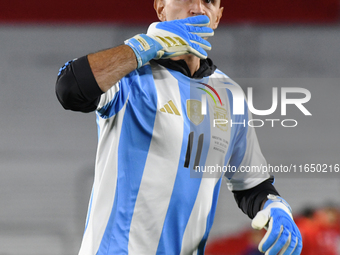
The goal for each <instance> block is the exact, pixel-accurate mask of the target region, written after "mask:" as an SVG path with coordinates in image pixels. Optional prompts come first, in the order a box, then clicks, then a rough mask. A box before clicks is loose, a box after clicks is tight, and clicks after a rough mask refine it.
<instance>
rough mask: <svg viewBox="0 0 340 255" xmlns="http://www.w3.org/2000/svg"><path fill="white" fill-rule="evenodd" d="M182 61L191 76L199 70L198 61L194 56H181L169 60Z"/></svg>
mask: <svg viewBox="0 0 340 255" xmlns="http://www.w3.org/2000/svg"><path fill="white" fill-rule="evenodd" d="M181 59H182V60H184V61H185V62H186V63H187V65H188V68H189V70H190V74H191V76H193V75H194V73H195V72H196V71H197V70H198V69H199V68H200V59H199V58H198V57H196V56H194V55H183V56H179V57H174V58H171V60H175V61H176V60H181Z"/></svg>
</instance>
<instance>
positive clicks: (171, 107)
mask: <svg viewBox="0 0 340 255" xmlns="http://www.w3.org/2000/svg"><path fill="white" fill-rule="evenodd" d="M160 111H161V112H164V113H170V114H175V115H178V116H181V114H180V113H179V111H178V110H177V108H176V106H175V104H174V102H172V100H170V101H169V102H168V103H167V104H165V105H164V106H163V107H162V108H161V109H160Z"/></svg>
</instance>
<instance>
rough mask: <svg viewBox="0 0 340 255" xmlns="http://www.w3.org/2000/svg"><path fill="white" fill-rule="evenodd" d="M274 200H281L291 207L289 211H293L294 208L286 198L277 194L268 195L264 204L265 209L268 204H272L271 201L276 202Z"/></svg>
mask: <svg viewBox="0 0 340 255" xmlns="http://www.w3.org/2000/svg"><path fill="white" fill-rule="evenodd" d="M274 202H281V203H283V204H284V205H285V206H286V207H287V208H288V209H289V211H290V212H291V213H292V208H291V207H290V205H289V204H288V203H287V201H286V200H284V199H283V198H282V197H279V196H275V195H268V200H267V201H266V203H265V204H264V206H263V209H266V207H267V206H268V205H270V204H271V203H274Z"/></svg>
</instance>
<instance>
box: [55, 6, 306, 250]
mask: <svg viewBox="0 0 340 255" xmlns="http://www.w3.org/2000/svg"><path fill="white" fill-rule="evenodd" d="M154 7H155V10H156V13H157V15H158V18H159V20H160V22H156V23H153V24H151V25H150V26H149V28H148V30H147V32H146V33H145V34H143V33H141V34H138V35H136V36H134V37H132V38H130V39H127V40H125V41H124V44H122V45H120V46H118V47H114V48H111V49H107V50H103V51H100V52H97V53H92V54H88V55H86V56H83V57H80V58H77V59H75V60H72V61H69V62H67V63H66V64H65V65H64V66H63V67H62V68H61V69H60V71H59V74H58V78H57V83H56V94H57V97H58V99H59V101H60V103H61V104H62V106H63V107H64V108H65V109H70V110H73V111H81V112H92V111H96V116H97V124H98V147H97V156H96V165H95V179H94V184H93V189H92V194H91V199H90V203H89V209H88V216H87V220H86V224H85V231H84V235H83V241H82V244H81V248H80V251H79V255H95V254H97V255H104V254H105V255H109V254H137V255H144V254H145V255H152V254H169V255H177V254H178V255H179V254H204V248H205V245H206V241H207V238H208V235H209V231H210V228H211V226H212V224H213V219H214V212H215V209H216V204H217V198H218V194H219V190H220V186H221V183H222V179H223V176H225V177H226V181H227V185H228V188H229V189H230V190H231V191H232V192H233V193H234V196H235V200H236V202H237V204H238V206H239V207H240V208H241V210H242V211H243V212H244V213H246V214H247V215H248V216H249V217H250V218H252V219H253V220H252V226H253V227H254V228H256V229H262V228H266V229H267V233H266V235H265V236H264V238H263V240H262V241H261V242H260V244H259V249H260V251H261V252H264V253H265V254H267V255H268V254H269V255H274V254H283V255H290V254H292V255H298V254H300V252H301V249H302V240H301V235H300V233H299V230H298V229H297V227H296V225H295V223H294V221H293V218H292V212H291V209H290V206H289V205H288V204H287V203H286V202H285V200H283V199H282V198H281V197H279V194H278V192H277V191H276V189H275V188H274V186H273V185H272V183H273V177H270V176H269V175H268V174H267V173H264V174H263V173H241V172H236V173H214V174H213V175H211V176H209V177H210V178H204V177H205V176H204V174H202V175H200V176H199V177H200V178H191V173H192V171H193V169H195V167H197V166H209V165H214V166H215V165H223V166H226V165H230V166H233V167H235V169H239V168H240V167H241V166H247V165H248V166H249V165H264V164H266V160H265V158H264V157H263V155H262V153H261V150H260V147H259V144H258V141H257V137H256V133H255V130H254V128H253V127H248V126H246V125H234V126H232V127H227V126H226V125H218V126H217V127H214V126H213V125H212V123H213V118H214V116H215V115H216V116H220V115H221V114H222V115H223V116H224V117H225V118H228V119H231V120H232V121H233V122H234V123H242V122H243V121H245V123H248V119H249V118H250V113H245V114H244V115H235V114H233V108H232V97H231V94H230V93H229V92H228V91H227V90H226V89H220V88H218V86H215V85H216V84H218V83H224V82H226V81H228V76H226V75H225V74H224V73H222V72H221V71H220V70H218V69H217V68H216V66H215V65H214V64H213V62H212V60H211V59H209V58H208V54H207V52H208V51H209V50H211V45H210V43H209V42H208V38H209V37H211V36H213V35H214V30H215V29H216V28H217V26H218V24H219V21H220V18H221V17H222V12H223V7H220V0H155V2H154ZM122 43H123V41H122ZM204 84H205V85H204ZM202 86H206V87H202ZM235 86H237V85H235ZM196 87H199V88H201V89H191V88H196ZM204 88H211V89H212V91H215V92H216V93H217V94H218V97H219V99H220V102H221V105H219V107H218V108H217V107H216V102H215V104H214V102H213V101H212V100H211V98H208V99H209V100H208V101H207V102H206V105H203V102H201V100H200V99H201V98H203V97H202V95H203V94H205V91H206V90H205V89H204ZM214 88H215V89H214ZM217 94H216V95H217ZM202 101H203V100H202ZM244 103H245V106H246V107H247V103H246V101H245V102H244ZM200 105H203V106H207V109H206V111H207V112H208V114H206V115H202V114H201V113H200V112H198V111H197V106H200ZM218 114H219V115H218ZM217 141H218V143H217ZM216 144H219V146H220V147H219V148H217V149H216ZM221 202H225V201H221Z"/></svg>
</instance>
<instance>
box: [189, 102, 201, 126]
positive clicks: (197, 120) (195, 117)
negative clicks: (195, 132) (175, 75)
mask: <svg viewBox="0 0 340 255" xmlns="http://www.w3.org/2000/svg"><path fill="white" fill-rule="evenodd" d="M201 107H202V103H201V101H199V100H196V99H189V100H187V115H188V118H189V119H190V121H191V122H192V123H194V124H195V125H196V126H198V125H199V124H201V123H202V121H203V120H204V115H202V114H201Z"/></svg>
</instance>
